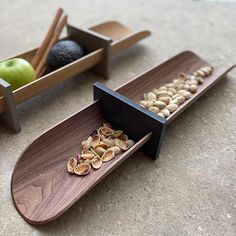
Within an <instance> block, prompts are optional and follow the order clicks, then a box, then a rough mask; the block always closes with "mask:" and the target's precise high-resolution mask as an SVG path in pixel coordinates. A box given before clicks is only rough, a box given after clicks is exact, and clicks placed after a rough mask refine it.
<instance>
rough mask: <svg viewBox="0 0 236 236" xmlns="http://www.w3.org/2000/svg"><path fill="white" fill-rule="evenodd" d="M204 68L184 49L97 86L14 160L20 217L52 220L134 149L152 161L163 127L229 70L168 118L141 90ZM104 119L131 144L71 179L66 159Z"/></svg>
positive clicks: (14, 190)
mask: <svg viewBox="0 0 236 236" xmlns="http://www.w3.org/2000/svg"><path fill="white" fill-rule="evenodd" d="M204 65H208V63H207V62H205V61H204V60H202V59H201V58H200V57H198V56H197V55H196V54H194V53H192V52H188V51H187V52H183V53H181V54H179V55H177V56H175V57H173V58H172V59H170V60H168V61H166V62H164V63H163V64H161V65H160V66H157V67H155V68H153V69H151V70H149V71H147V72H145V73H144V74H142V75H140V76H138V77H137V78H135V79H133V80H132V81H130V82H128V83H127V84H125V85H123V86H122V87H120V88H119V89H118V90H117V91H116V92H114V91H112V90H110V89H108V88H106V87H105V86H102V85H101V84H96V85H95V90H94V96H95V98H96V99H99V100H96V101H95V102H94V103H92V104H91V105H90V106H88V107H86V108H84V109H83V110H81V111H79V112H77V113H76V114H74V115H72V116H71V117H69V118H68V119H66V120H64V121H62V122H61V123H59V124H58V125H56V126H55V127H53V128H52V129H50V130H48V131H46V132H45V133H44V134H42V135H41V136H40V137H38V138H37V139H36V140H35V141H33V142H32V143H31V144H30V145H29V146H28V147H27V148H26V149H25V151H24V152H23V153H22V155H21V156H20V158H19V160H18V161H17V163H16V165H15V168H14V171H13V174H12V181H11V192H12V199H13V202H14V205H15V207H16V209H17V211H18V212H19V213H20V215H21V216H22V217H23V218H24V219H25V220H26V221H27V222H29V223H31V224H44V223H47V222H49V221H52V220H54V219H56V218H57V217H59V216H60V215H61V214H62V213H63V212H65V211H66V210H67V209H68V208H69V207H71V206H72V205H73V204H74V203H75V202H76V201H78V200H79V199H80V198H81V197H82V196H83V195H84V194H86V193H87V192H88V191H89V190H90V189H91V188H93V187H94V186H95V185H96V184H97V183H98V182H99V181H101V180H102V179H103V178H104V177H105V176H106V175H107V174H109V173H110V172H111V171H112V170H113V169H114V168H116V167H117V166H118V165H120V164H121V163H122V162H123V161H124V160H125V159H127V158H128V157H129V156H130V155H132V154H133V153H134V152H135V151H136V150H138V149H139V148H141V147H142V148H143V151H144V153H146V154H147V155H149V156H151V157H152V158H153V159H156V158H157V157H158V153H159V151H160V147H161V140H162V138H163V136H164V133H165V127H166V125H167V124H168V123H169V122H170V121H172V120H173V119H174V118H175V117H177V116H178V115H179V114H180V113H181V112H182V111H183V110H184V109H186V107H188V106H190V105H191V104H192V103H193V102H194V101H195V100H196V99H197V98H198V97H200V96H201V95H202V94H203V93H204V92H206V91H207V90H208V89H209V88H210V87H212V86H213V85H214V84H215V83H216V82H217V81H219V80H220V79H221V78H223V77H224V76H225V75H226V73H227V72H229V71H230V70H231V69H232V68H233V67H234V66H232V67H214V72H213V73H212V75H211V76H210V77H207V78H206V79H205V82H204V83H203V84H202V85H200V86H199V88H198V91H197V93H196V94H194V96H192V97H191V98H190V99H189V100H188V101H187V102H185V103H184V104H183V105H182V106H181V107H179V109H178V110H177V111H176V112H174V113H173V114H172V115H171V116H170V117H168V119H163V118H161V117H159V116H157V115H155V114H154V113H152V112H150V111H148V110H147V109H145V108H143V107H141V106H139V105H138V104H137V102H138V101H139V100H140V99H141V95H142V94H143V92H147V91H149V90H151V89H153V87H158V86H160V85H162V84H166V83H167V82H169V81H171V80H172V79H173V78H174V77H175V76H176V75H177V74H178V73H179V72H186V73H189V72H193V71H194V70H196V69H198V68H199V67H201V66H204ZM107 98H109V99H107ZM111 107H112V109H111ZM117 110H119V112H117ZM119 114H120V115H119ZM130 118H135V119H136V120H135V122H129V123H128V122H127V121H128V120H130ZM104 121H109V122H111V123H112V124H114V125H115V126H116V127H117V128H119V129H122V130H124V131H125V132H126V133H127V134H128V135H129V137H130V138H131V139H133V140H135V141H136V144H135V145H134V146H133V147H132V148H131V149H129V150H128V151H127V152H125V153H123V154H121V155H120V156H118V157H116V158H115V159H113V160H112V161H110V162H108V163H104V165H103V166H102V167H101V169H99V170H96V171H92V172H91V173H90V174H89V175H87V176H84V177H78V176H75V175H70V174H69V173H68V172H67V170H66V163H67V160H68V158H69V157H71V156H73V155H75V154H76V153H78V152H80V150H81V148H80V143H81V142H82V140H84V139H86V138H87V137H88V136H89V135H90V134H91V133H92V132H93V131H94V130H95V129H97V128H98V127H100V126H101V124H102V123H103V122H104ZM137 130H138V131H139V132H137ZM145 147H146V148H145ZM147 147H148V148H147ZM150 150H151V152H150Z"/></svg>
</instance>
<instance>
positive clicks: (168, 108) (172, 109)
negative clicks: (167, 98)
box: [166, 104, 178, 113]
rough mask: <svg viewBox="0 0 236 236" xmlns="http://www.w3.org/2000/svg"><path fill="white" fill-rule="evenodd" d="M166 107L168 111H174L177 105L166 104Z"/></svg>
mask: <svg viewBox="0 0 236 236" xmlns="http://www.w3.org/2000/svg"><path fill="white" fill-rule="evenodd" d="M166 109H167V110H169V112H170V113H172V112H174V111H176V110H177V109H178V105H176V104H169V105H167V106H166Z"/></svg>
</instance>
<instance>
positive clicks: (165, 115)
mask: <svg viewBox="0 0 236 236" xmlns="http://www.w3.org/2000/svg"><path fill="white" fill-rule="evenodd" d="M161 113H162V114H163V115H164V118H166V117H168V116H170V112H169V110H168V109H166V108H164V109H162V110H161Z"/></svg>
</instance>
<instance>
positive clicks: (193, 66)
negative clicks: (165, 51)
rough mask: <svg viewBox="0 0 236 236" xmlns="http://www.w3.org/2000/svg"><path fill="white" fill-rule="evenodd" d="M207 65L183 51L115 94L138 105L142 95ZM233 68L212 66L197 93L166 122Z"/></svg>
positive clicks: (188, 52)
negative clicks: (179, 75)
mask: <svg viewBox="0 0 236 236" xmlns="http://www.w3.org/2000/svg"><path fill="white" fill-rule="evenodd" d="M209 65H210V64H209V63H207V62H206V61H204V60H203V59H202V58H200V57H199V56H198V55H196V54H194V53H193V52H190V51H185V52H182V53H180V54H178V55H177V56H175V57H173V58H171V59H170V60H168V61H166V62H164V63H162V64H161V65H159V66H156V67H154V68H152V69H150V70H148V71H147V72H145V73H143V74H142V75H139V76H137V77H136V78H134V79H133V80H131V81H129V82H128V83H126V84H124V85H122V86H121V87H119V88H118V89H117V92H119V93H121V94H122V95H124V96H127V97H128V98H130V99H132V100H133V101H135V102H137V103H138V102H139V101H141V100H142V96H143V93H145V92H149V91H152V90H153V89H154V88H158V87H160V86H162V85H165V84H166V83H169V82H171V81H172V80H173V79H174V78H176V76H177V75H178V74H179V73H180V72H184V73H187V74H189V73H192V72H194V71H196V70H198V69H200V67H202V66H209ZM234 67H235V65H233V66H231V67H229V66H228V67H226V66H224V67H223V66H222V67H218V66H214V71H213V73H212V74H211V75H210V76H209V77H207V78H206V79H205V80H204V83H203V84H201V85H199V86H198V90H197V92H196V93H194V94H193V95H192V97H191V98H190V99H189V100H187V101H186V102H184V103H183V104H182V105H180V106H179V108H178V110H176V111H175V112H174V113H172V114H171V115H170V116H169V117H168V118H167V122H168V123H169V122H171V121H172V120H173V119H174V118H175V117H177V116H178V115H179V114H180V113H181V112H183V111H184V110H185V109H186V108H187V107H189V106H190V105H191V104H192V103H193V102H194V101H195V100H196V99H198V98H199V97H200V96H201V95H202V94H203V93H205V92H206V91H207V90H208V89H209V88H211V87H212V86H213V85H214V84H215V83H217V82H218V81H219V80H220V79H222V78H223V77H224V76H225V75H226V74H227V73H228V72H229V71H230V70H232V69H233V68H234Z"/></svg>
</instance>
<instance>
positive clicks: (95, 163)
mask: <svg viewBox="0 0 236 236" xmlns="http://www.w3.org/2000/svg"><path fill="white" fill-rule="evenodd" d="M91 165H92V167H93V168H94V169H95V170H97V169H99V168H100V167H101V166H102V159H101V158H100V157H99V156H95V157H94V158H93V160H92V161H91Z"/></svg>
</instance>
